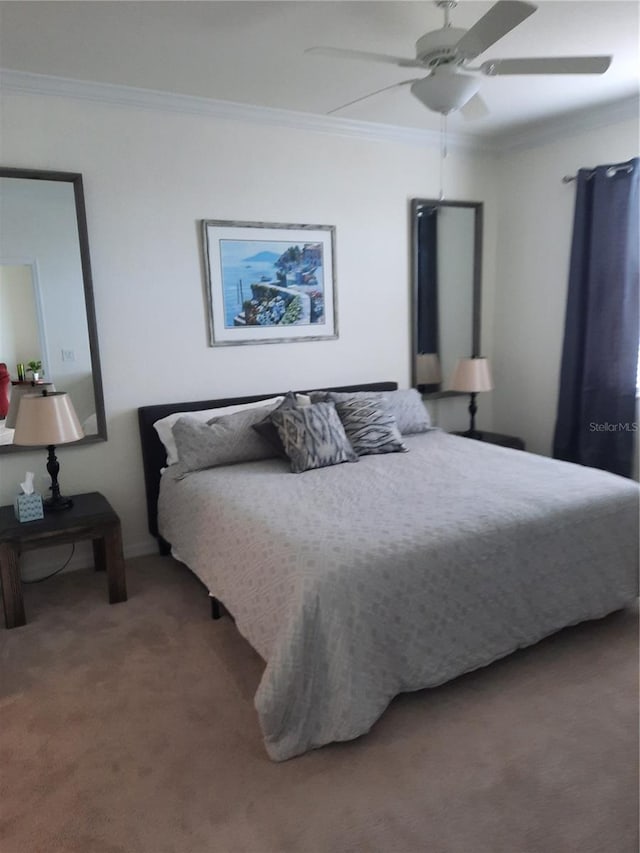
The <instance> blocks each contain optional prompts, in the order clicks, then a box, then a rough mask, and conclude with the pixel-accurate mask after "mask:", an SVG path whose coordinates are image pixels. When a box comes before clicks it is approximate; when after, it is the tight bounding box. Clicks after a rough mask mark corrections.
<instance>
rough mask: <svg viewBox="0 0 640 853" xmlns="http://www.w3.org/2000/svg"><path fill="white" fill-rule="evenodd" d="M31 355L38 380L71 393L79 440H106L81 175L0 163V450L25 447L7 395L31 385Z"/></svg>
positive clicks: (8, 450)
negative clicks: (23, 368) (16, 436)
mask: <svg viewBox="0 0 640 853" xmlns="http://www.w3.org/2000/svg"><path fill="white" fill-rule="evenodd" d="M30 361H32V362H41V369H40V375H39V382H40V383H49V385H48V387H49V388H51V387H53V389H55V390H57V391H67V392H68V393H69V395H70V397H71V400H72V402H73V405H74V408H75V410H76V413H77V415H78V419H79V420H80V423H81V424H82V426H83V429H84V432H85V437H84V438H83V439H82V440H81V441H79V442H77V443H78V444H85V443H88V442H92V441H103V440H106V438H107V427H106V419H105V411H104V399H103V394H102V376H101V373H100V356H99V352H98V336H97V330H96V318H95V307H94V300H93V286H92V282H91V266H90V261H89V239H88V235H87V223H86V215H85V205H84V194H83V189H82V176H81V175H80V174H77V173H73V172H48V171H40V170H35V169H9V168H0V364H6V367H7V371H8V373H9V377H10V380H9V379H8V378H7V376H6V372H5V371H4V370H1V369H0V382H2V386H0V403H1V404H2V409H1V410H0V452H4V453H7V452H11V451H18V450H29V449H30V448H28V447H20V446H18V445H15V444H14V443H13V430H12V429H11V428H10V424H11V421H12V420H13V416H12V412H11V409H12V406H11V398H12V397H14V403H15V401H16V400H17V398H18V396H19V394H20V393H24V392H25V391H28V390H30V389H29V388H28V386H25V384H24V382H21V377H20V376H19V373H18V365H19V364H24V365H28V363H29V362H30ZM3 375H4V379H3ZM25 380H26V382H28V383H30V382H31V381H32V380H33V374H31V373H29V372H28V371H27V373H26V376H25ZM3 390H4V394H3ZM36 390H37V388H36ZM7 396H8V397H9V411H8V412H7V407H6V397H7ZM6 414H8V415H9V418H7V417H5V415H6Z"/></svg>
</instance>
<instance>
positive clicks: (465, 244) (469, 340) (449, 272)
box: [412, 199, 482, 396]
mask: <svg viewBox="0 0 640 853" xmlns="http://www.w3.org/2000/svg"><path fill="white" fill-rule="evenodd" d="M412 216H413V242H414V245H413V260H414V264H413V266H414V282H413V292H414V299H413V327H414V335H413V341H414V343H413V365H412V370H413V384H414V385H415V386H416V387H418V389H419V390H420V391H421V392H422V393H423V394H424V395H425V396H442V395H448V394H454V393H457V392H452V391H450V390H448V389H449V384H450V381H451V377H452V376H453V372H454V369H455V366H456V363H457V360H458V359H459V358H466V357H469V356H471V355H477V354H478V352H479V347H480V329H479V324H480V265H481V242H482V204H481V203H478V202H446V201H430V200H421V199H414V201H413V202H412Z"/></svg>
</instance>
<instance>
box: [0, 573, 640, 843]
mask: <svg viewBox="0 0 640 853" xmlns="http://www.w3.org/2000/svg"><path fill="white" fill-rule="evenodd" d="M128 583H129V593H130V599H129V601H128V602H127V603H126V604H118V605H114V606H109V605H108V604H107V599H106V584H105V578H104V577H103V576H100V575H98V574H96V573H94V572H92V571H86V572H74V573H73V574H68V575H62V576H58V577H56V578H53V579H51V580H49V581H46V582H45V583H43V584H39V585H36V586H29V587H27V588H26V592H25V600H26V607H27V618H28V619H29V624H28V625H26V626H25V627H23V628H18V629H15V630H12V631H6V630H2V631H0V655H1V661H2V671H1V675H2V700H1V703H0V780H1V781H0V850H1V851H2V853H36V851H37V853H58V852H59V851H64V853H121V851H126V853H208V851H216V853H217V852H218V851H219V852H220V853H236V851H237V853H240V852H241V851H246V853H280V852H281V851H282V853H285V851H286V853H306V851H314V853H315V851H318V852H319V851H322V853H325V851H330V852H331V853H334V851H335V853H343V851H344V853H346V851H353V853H360V851H363V852H365V853H366V851H379V853H392V851H398V853H414V851H427V853H574V851H575V853H637V850H638V820H637V801H638V734H637V732H638V700H637V689H638V683H637V682H638V658H637V638H638V634H637V622H636V614H635V613H632V612H624V613H619V614H614V615H613V616H610V617H608V618H607V619H605V620H601V621H599V622H595V623H590V624H587V625H582V626H579V627H577V628H572V629H569V630H567V631H564V632H562V633H561V634H559V635H556V636H555V637H553V638H550V639H548V640H546V641H544V642H543V643H541V644H539V645H538V646H535V647H533V648H530V649H527V650H525V651H523V652H519V653H517V654H516V655H513V656H511V657H510V658H507V659H505V660H503V661H500V662H498V663H497V664H494V665H492V666H491V667H489V668H487V669H484V670H481V671H478V672H475V673H472V674H470V675H467V676H465V677H463V678H460V679H458V680H457V681H455V682H453V683H450V684H448V685H445V686H444V687H441V688H438V689H435V690H426V691H422V692H420V693H415V694H412V695H408V696H403V697H400V698H399V699H396V700H395V702H394V703H393V704H392V705H391V707H390V708H389V709H388V710H387V712H386V713H385V714H384V716H383V717H382V719H381V720H380V721H379V722H378V723H377V724H376V725H375V726H374V728H373V730H372V731H371V732H370V733H369V734H368V735H366V736H365V737H362V738H360V739H359V740H357V741H354V742H352V743H349V744H340V745H333V746H330V747H325V748H324V749H322V750H316V751H315V752H313V753H310V754H308V755H306V756H303V757H301V758H296V759H293V760H292V761H289V762H286V763H284V764H274V763H272V762H271V761H270V760H269V759H268V758H267V756H266V753H265V752H264V749H263V746H262V741H261V737H260V732H259V729H258V722H257V718H256V714H255V711H254V709H253V704H252V697H253V693H254V691H255V689H256V686H257V684H258V681H259V679H260V674H261V669H262V663H261V661H260V659H259V658H258V656H257V655H256V654H255V653H254V652H253V651H252V650H251V648H250V647H249V646H248V645H247V643H246V642H245V641H244V640H243V639H242V638H241V637H240V636H239V634H238V632H237V630H236V629H235V626H234V625H233V623H232V622H231V621H230V620H229V619H228V618H226V619H223V620H221V621H220V622H213V621H211V619H210V618H209V609H208V600H207V597H206V594H205V592H204V590H203V588H202V587H201V586H200V584H199V583H198V582H197V581H196V580H195V579H194V578H193V576H191V575H190V573H189V572H188V571H187V570H186V569H184V567H182V566H180V565H179V564H177V563H175V562H174V561H173V560H171V559H170V558H159V557H148V558H142V559H138V560H133V561H130V562H129V564H128Z"/></svg>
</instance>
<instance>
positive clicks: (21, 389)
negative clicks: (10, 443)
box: [4, 382, 56, 429]
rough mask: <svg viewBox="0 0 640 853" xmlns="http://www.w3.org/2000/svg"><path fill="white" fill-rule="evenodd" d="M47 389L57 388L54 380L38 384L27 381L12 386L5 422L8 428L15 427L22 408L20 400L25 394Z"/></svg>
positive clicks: (48, 391) (48, 390)
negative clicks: (19, 410)
mask: <svg viewBox="0 0 640 853" xmlns="http://www.w3.org/2000/svg"><path fill="white" fill-rule="evenodd" d="M43 388H46V389H47V393H50V392H51V391H55V390H56V386H55V385H54V384H53V382H39V383H38V384H37V385H32V384H31V382H25V383H24V384H21V385H14V386H13V387H12V388H11V397H10V399H9V411H8V412H7V418H6V420H5V422H4V425H5V427H6V429H15V428H16V422H17V420H18V409H19V408H20V400H21V399H22V398H23V397H24V396H25V394H37V393H38V390H37V389H40V390H42V389H43Z"/></svg>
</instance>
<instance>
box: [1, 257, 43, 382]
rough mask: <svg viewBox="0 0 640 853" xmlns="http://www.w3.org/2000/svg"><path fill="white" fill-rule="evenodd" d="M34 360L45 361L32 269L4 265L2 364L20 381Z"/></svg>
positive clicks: (2, 273)
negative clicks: (21, 366) (21, 365)
mask: <svg viewBox="0 0 640 853" xmlns="http://www.w3.org/2000/svg"><path fill="white" fill-rule="evenodd" d="M31 359H36V360H37V359H40V360H41V361H42V359H43V354H42V347H41V344H40V333H39V330H38V315H37V312H36V300H35V296H34V292H33V278H32V275H31V266H28V265H27V264H18V265H13V264H12V265H9V264H2V263H0V361H3V362H5V364H6V365H7V368H8V370H9V372H10V373H11V374H12V375H13V376H14V377H15V378H16V379H17V370H16V366H17V365H18V364H19V363H20V362H22V363H24V364H27V362H28V361H30V360H31Z"/></svg>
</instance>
